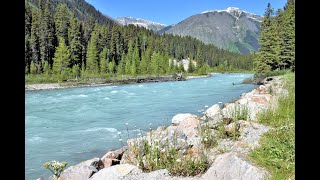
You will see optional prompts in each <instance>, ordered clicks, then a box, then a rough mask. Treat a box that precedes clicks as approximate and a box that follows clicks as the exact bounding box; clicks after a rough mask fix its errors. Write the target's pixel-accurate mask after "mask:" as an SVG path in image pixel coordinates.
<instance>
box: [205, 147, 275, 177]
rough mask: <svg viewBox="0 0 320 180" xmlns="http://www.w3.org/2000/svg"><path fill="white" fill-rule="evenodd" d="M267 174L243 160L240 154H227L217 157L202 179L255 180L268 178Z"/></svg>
mask: <svg viewBox="0 0 320 180" xmlns="http://www.w3.org/2000/svg"><path fill="white" fill-rule="evenodd" d="M268 175H269V174H268V172H267V171H266V170H264V169H262V168H260V167H258V166H256V165H254V164H252V163H251V162H250V161H248V160H247V159H245V158H244V157H242V156H241V154H238V153H235V152H228V153H224V154H221V155H219V156H218V157H217V158H216V159H215V161H214V162H213V164H212V165H211V167H210V168H209V169H208V170H207V172H206V173H205V174H204V175H202V178H204V179H212V180H220V179H230V180H231V179H246V180H257V179H263V178H264V177H265V176H268Z"/></svg>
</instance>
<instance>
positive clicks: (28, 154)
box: [25, 73, 256, 180]
mask: <svg viewBox="0 0 320 180" xmlns="http://www.w3.org/2000/svg"><path fill="white" fill-rule="evenodd" d="M252 76H253V75H252V74H242V73H230V74H220V73H215V74H214V75H213V76H212V77H207V78H199V79H190V80H187V81H175V82H161V83H145V84H130V85H119V86H101V87H81V88H68V89H56V90H45V91H27V92H26V93H25V95H26V99H25V107H26V109H25V126H26V129H25V134H26V135H25V147H26V148H25V176H26V179H27V180H35V179H37V178H39V177H40V176H43V177H45V178H47V177H48V176H49V175H51V174H50V173H49V171H48V170H46V169H44V167H43V166H42V164H43V163H44V162H46V161H51V160H58V161H66V162H68V166H69V165H75V164H78V163H80V162H81V161H84V160H88V159H91V158H94V157H100V158H101V157H102V156H103V155H104V154H105V153H106V152H107V151H108V150H110V149H112V148H115V149H117V148H120V147H121V145H122V144H125V143H126V139H127V138H128V135H129V137H135V136H137V134H138V132H139V131H138V129H141V131H142V133H146V132H147V131H148V130H149V128H150V126H151V128H153V129H155V128H157V127H158V126H161V125H170V123H171V119H172V117H173V116H174V115H176V114H178V113H192V114H196V115H202V113H203V112H204V111H205V110H206V109H207V108H209V107H210V106H212V105H213V104H217V103H218V102H222V103H226V102H231V101H233V100H234V99H235V98H238V97H239V96H240V94H242V93H245V92H248V91H250V90H252V89H253V88H255V87H256V86H255V85H252V84H241V82H242V80H244V79H245V78H248V77H252ZM233 83H234V85H233ZM126 123H128V129H129V131H127V126H126ZM150 123H151V125H150ZM118 132H121V135H120V136H121V139H122V141H119V139H120V137H119V135H118V134H117V133H118Z"/></svg>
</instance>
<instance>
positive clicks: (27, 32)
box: [24, 3, 32, 74]
mask: <svg viewBox="0 0 320 180" xmlns="http://www.w3.org/2000/svg"><path fill="white" fill-rule="evenodd" d="M24 17H25V29H24V32H25V39H24V45H25V48H24V58H25V69H26V71H25V73H26V74H29V73H30V64H31V60H32V51H31V45H30V38H31V24H32V11H31V7H30V5H29V4H28V3H26V5H25V16H24Z"/></svg>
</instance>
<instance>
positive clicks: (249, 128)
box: [238, 120, 271, 148]
mask: <svg viewBox="0 0 320 180" xmlns="http://www.w3.org/2000/svg"><path fill="white" fill-rule="evenodd" d="M238 122H239V124H240V129H239V131H240V137H239V141H242V142H244V143H246V144H247V145H248V146H249V147H252V148H255V147H257V146H259V139H260V137H261V136H262V135H263V134H264V133H266V132H268V131H269V130H270V129H271V128H270V127H268V126H264V125H262V124H258V123H254V122H249V121H241V120H240V121H238Z"/></svg>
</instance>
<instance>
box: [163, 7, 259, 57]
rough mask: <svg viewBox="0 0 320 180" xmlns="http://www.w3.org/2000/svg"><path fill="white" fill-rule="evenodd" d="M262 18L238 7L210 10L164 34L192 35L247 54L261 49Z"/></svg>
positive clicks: (185, 20) (184, 21) (206, 41)
mask: <svg viewBox="0 0 320 180" xmlns="http://www.w3.org/2000/svg"><path fill="white" fill-rule="evenodd" d="M262 20H263V17H262V16H259V15H255V14H253V13H249V12H246V11H243V10H241V9H239V8H236V7H229V8H227V9H225V10H208V11H204V12H202V13H200V14H196V15H193V16H190V17H188V18H186V19H184V20H183V21H181V22H179V23H178V24H176V25H175V26H172V27H171V28H169V27H168V28H166V29H165V30H161V33H166V34H175V35H181V36H192V37H194V38H197V39H199V40H201V41H203V42H204V43H206V44H214V45H215V46H217V47H219V48H223V49H228V50H230V51H233V52H239V53H242V54H248V53H251V52H256V51H257V50H258V49H259V47H260V46H259V43H258V39H259V35H260V25H261V22H262Z"/></svg>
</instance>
